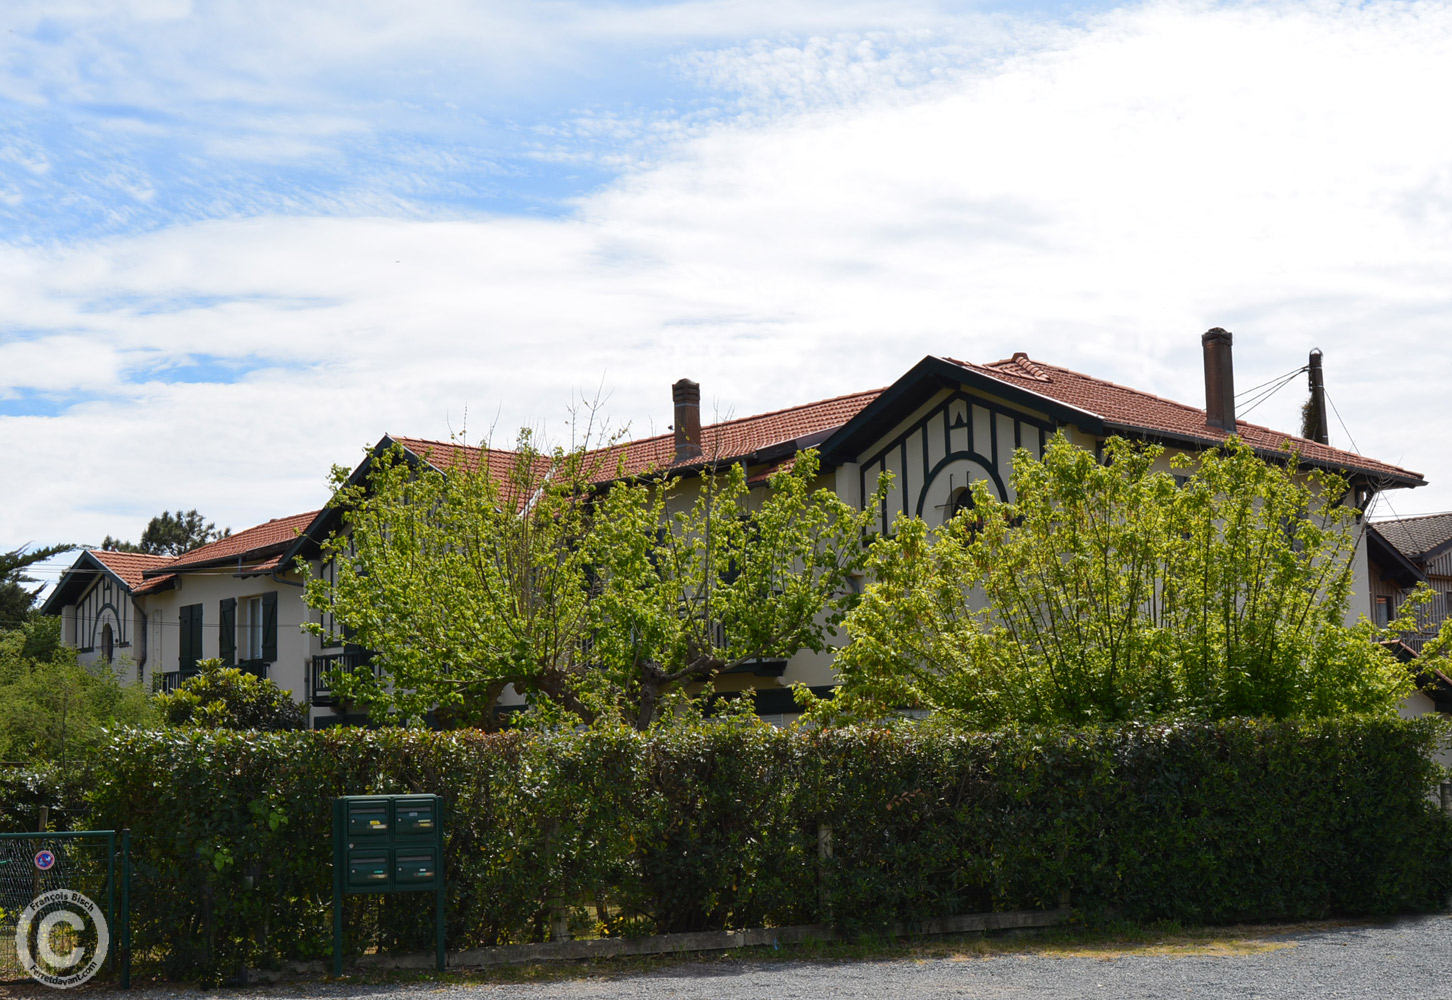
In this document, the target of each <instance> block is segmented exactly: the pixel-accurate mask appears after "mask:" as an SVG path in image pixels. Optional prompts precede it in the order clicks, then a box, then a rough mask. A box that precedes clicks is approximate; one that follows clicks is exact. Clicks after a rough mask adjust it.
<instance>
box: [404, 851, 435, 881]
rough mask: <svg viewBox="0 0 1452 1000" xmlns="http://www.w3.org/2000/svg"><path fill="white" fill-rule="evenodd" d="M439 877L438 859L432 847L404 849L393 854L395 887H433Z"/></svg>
mask: <svg viewBox="0 0 1452 1000" xmlns="http://www.w3.org/2000/svg"><path fill="white" fill-rule="evenodd" d="M438 875H439V865H438V858H437V857H436V856H435V855H434V849H433V848H432V847H402V848H399V849H398V850H397V851H394V852H393V882H394V884H395V885H432V884H433V882H434V880H435V879H437V878H438Z"/></svg>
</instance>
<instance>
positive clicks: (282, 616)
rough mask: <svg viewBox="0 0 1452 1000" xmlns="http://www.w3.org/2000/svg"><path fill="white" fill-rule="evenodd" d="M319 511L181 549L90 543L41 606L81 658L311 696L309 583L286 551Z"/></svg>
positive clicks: (145, 674)
mask: <svg viewBox="0 0 1452 1000" xmlns="http://www.w3.org/2000/svg"><path fill="white" fill-rule="evenodd" d="M316 515H317V512H316V511H308V512H307V513H304V514H296V515H293V516H292V517H282V518H276V519H274V520H271V521H268V522H266V523H265V524H259V525H257V526H256V527H252V528H248V529H247V530H246V531H240V532H237V533H236V534H233V535H229V536H227V537H226V538H222V539H219V540H218V541H215V542H212V543H210V544H207V545H203V546H201V547H199V548H196V549H193V550H192V551H190V552H186V553H184V554H182V555H180V556H153V555H141V554H138V553H132V552H108V551H105V550H100V549H90V550H87V551H85V552H82V553H81V555H80V556H79V557H78V558H77V559H76V561H75V563H74V564H72V565H71V567H70V568H69V569H68V570H66V572H65V574H64V575H63V576H62V577H61V579H60V582H59V584H58V585H57V586H56V588H55V589H54V590H53V591H52V592H51V594H50V596H49V598H48V599H47V600H46V601H45V603H44V605H42V607H41V611H42V612H43V613H45V614H53V615H59V616H60V617H61V620H62V622H63V625H62V635H63V637H64V641H65V642H66V643H67V644H69V645H73V646H75V647H76V649H77V652H78V654H79V658H80V660H81V662H83V663H91V662H95V661H97V660H102V661H105V662H108V663H113V664H116V665H117V666H118V668H120V669H122V670H123V671H124V675H123V679H124V680H128V681H133V682H149V683H151V684H153V685H155V686H157V687H160V688H162V689H163V690H170V689H171V688H174V687H175V686H176V685H177V684H178V683H179V682H180V681H181V680H182V679H183V678H185V677H188V676H190V675H192V674H195V673H196V672H197V661H198V660H201V659H209V658H213V657H216V658H220V659H221V660H222V662H223V663H224V664H227V665H231V666H237V667H241V668H242V669H244V670H247V671H250V672H252V673H254V674H257V675H258V676H259V677H269V678H271V679H272V680H273V681H275V682H276V683H277V684H278V686H279V687H281V688H283V689H285V690H289V691H292V692H293V693H294V695H295V696H297V697H298V698H299V699H304V698H305V694H306V690H307V670H308V667H309V665H310V664H311V662H312V655H313V653H314V650H313V649H312V646H313V644H315V642H316V640H314V639H313V637H312V636H310V635H308V634H306V633H304V632H302V631H301V630H300V628H299V626H300V625H301V624H302V620H303V619H302V617H301V616H302V614H303V613H305V610H306V609H305V608H304V605H303V603H302V600H301V594H302V586H303V581H302V580H301V578H300V577H299V576H298V574H297V573H296V571H295V570H293V569H292V568H291V567H285V566H284V564H283V562H282V555H283V553H284V552H285V551H286V550H287V548H288V547H289V546H290V545H292V543H293V542H294V541H295V540H296V538H297V535H298V532H299V531H300V530H301V529H302V528H305V527H306V526H307V525H308V524H309V523H310V522H311V521H312V520H313V518H314V517H315V516H316Z"/></svg>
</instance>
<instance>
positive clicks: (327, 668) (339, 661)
mask: <svg viewBox="0 0 1452 1000" xmlns="http://www.w3.org/2000/svg"><path fill="white" fill-rule="evenodd" d="M372 668H373V654H372V653H370V652H368V651H367V650H366V649H348V650H344V651H343V652H341V653H324V654H322V655H321V656H314V657H313V662H312V666H311V667H310V668H309V670H308V673H309V674H310V675H311V676H310V677H309V679H308V689H309V690H310V691H311V692H312V703H313V704H314V705H332V704H335V703H336V700H337V699H335V698H334V697H333V690H332V684H331V682H330V681H329V679H328V675H329V674H331V673H332V672H334V671H337V670H346V671H349V672H350V673H351V672H353V671H355V670H371V669H372Z"/></svg>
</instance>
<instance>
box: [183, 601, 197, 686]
mask: <svg viewBox="0 0 1452 1000" xmlns="http://www.w3.org/2000/svg"><path fill="white" fill-rule="evenodd" d="M179 617H180V625H181V628H180V629H178V631H179V632H181V642H180V646H181V656H180V657H179V658H178V659H179V663H178V669H180V670H181V672H182V675H183V676H186V677H189V676H191V675H192V674H194V673H196V672H197V661H198V660H200V659H201V658H202V606H201V605H200V604H187V605H183V607H182V608H181V611H180V613H179Z"/></svg>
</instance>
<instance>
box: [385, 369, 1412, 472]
mask: <svg viewBox="0 0 1452 1000" xmlns="http://www.w3.org/2000/svg"><path fill="white" fill-rule="evenodd" d="M943 360H944V361H946V362H948V363H949V364H953V365H957V366H958V367H960V368H963V369H965V370H968V371H973V372H977V373H979V374H981V375H985V376H987V377H989V378H992V379H995V380H997V381H1000V382H1003V383H1004V384H1006V385H1013V386H1016V387H1018V388H1020V389H1023V390H1026V391H1028V392H1032V393H1036V394H1038V395H1040V396H1044V397H1047V398H1049V399H1053V400H1056V401H1058V402H1060V403H1064V404H1067V405H1069V406H1072V407H1074V408H1076V409H1079V410H1083V411H1086V412H1087V413H1090V414H1094V415H1096V416H1098V417H1100V418H1101V419H1102V420H1103V421H1104V423H1105V424H1106V426H1107V427H1108V428H1109V429H1110V430H1111V431H1127V432H1131V433H1135V434H1140V435H1148V436H1151V437H1153V436H1164V437H1168V438H1173V439H1176V440H1183V441H1187V442H1192V443H1203V444H1207V445H1208V444H1215V443H1217V442H1220V441H1223V440H1224V439H1225V438H1226V436H1227V432H1226V431H1224V430H1222V429H1220V428H1218V427H1211V426H1210V425H1209V424H1207V423H1206V422H1205V411H1204V410H1203V409H1199V408H1197V407H1194V406H1187V405H1185V404H1184V403H1177V402H1175V401H1174V400H1171V399H1165V398H1163V397H1161V396H1156V395H1153V394H1152V393H1148V392H1141V391H1139V390H1138V389H1130V388H1127V387H1126V386H1122V385H1117V384H1115V383H1114V382H1107V381H1105V380H1103V379H1098V378H1094V377H1092V376H1089V375H1083V374H1080V373H1079V372H1076V371H1072V370H1070V369H1068V368H1060V367H1059V366H1057V365H1051V364H1048V363H1046V362H1042V361H1034V360H1033V359H1031V358H1029V356H1028V355H1027V354H1024V353H1022V352H1020V353H1018V354H1015V355H1014V356H1013V357H1012V358H1009V359H1007V360H1004V361H994V362H992V363H989V364H984V365H979V364H974V363H972V362H969V361H958V360H956V359H953V358H944V359H943ZM882 392H883V390H881V389H872V390H868V391H865V392H856V393H850V394H848V395H845V396H835V397H833V398H831V399H824V400H820V401H818V402H815V403H805V404H802V405H800V406H792V407H788V408H786V409H782V410H773V411H771V412H769V413H760V414H756V415H754V416H749V417H740V418H737V419H735V420H725V421H722V422H720V423H716V424H708V425H706V426H704V427H702V428H701V438H702V451H703V453H704V454H705V456H706V458H707V459H711V458H716V459H719V460H723V461H729V460H734V459H740V458H743V457H745V456H747V455H751V454H753V453H757V452H760V451H762V450H764V449H767V448H770V447H771V446H773V445H785V444H788V443H790V442H795V441H800V440H802V439H805V438H812V437H816V438H817V439H818V440H822V439H824V438H825V437H826V436H827V434H828V433H829V432H831V431H833V430H836V429H837V428H838V427H840V426H842V425H843V424H845V423H846V422H847V421H849V420H851V419H852V418H853V417H855V416H856V415H857V414H858V413H859V412H861V411H862V410H863V409H864V408H866V407H867V406H868V405H869V404H870V403H872V401H873V400H875V399H877V397H878V396H880V395H881V394H882ZM1236 433H1238V434H1239V435H1240V436H1241V438H1242V439H1244V440H1245V441H1246V443H1248V444H1250V445H1251V446H1252V447H1255V448H1257V449H1260V450H1262V451H1279V450H1280V449H1281V448H1282V447H1283V446H1287V445H1288V446H1289V447H1291V448H1292V449H1294V450H1295V451H1296V452H1298V453H1299V454H1300V455H1301V457H1302V459H1303V460H1305V461H1308V462H1311V463H1313V464H1316V465H1320V466H1326V467H1330V468H1335V469H1345V470H1347V471H1351V472H1358V473H1363V474H1367V475H1370V476H1373V477H1381V478H1391V479H1396V480H1400V481H1402V482H1403V483H1410V484H1413V485H1420V483H1421V480H1422V476H1421V474H1420V473H1416V472H1411V471H1409V470H1407V469H1403V468H1400V467H1399V466H1395V465H1389V464H1387V463H1385V462H1378V461H1376V460H1375V459H1371V458H1366V457H1364V456H1362V455H1357V454H1355V453H1353V452H1349V451H1343V450H1342V449H1340V448H1332V447H1330V446H1329V445H1323V444H1318V443H1317V442H1315V441H1310V440H1307V439H1306V438H1303V437H1299V436H1297V435H1294V434H1286V433H1284V432H1281V431H1275V430H1272V429H1270V428H1268V427H1263V426H1261V425H1259V424H1252V423H1247V422H1245V421H1240V422H1238V423H1237V424H1236ZM393 440H395V441H397V442H399V443H400V444H402V445H404V447H406V448H408V449H409V450H410V451H412V452H414V453H415V454H417V455H419V456H420V457H424V458H426V459H427V460H428V461H429V463H430V464H432V465H434V466H435V467H436V468H444V467H447V466H448V465H449V464H452V463H454V462H460V461H468V462H477V461H478V456H479V455H480V453H481V449H478V448H472V447H465V446H462V445H458V444H454V443H449V442H442V441H426V440H422V439H419V438H401V437H395V438H393ZM593 454H594V456H595V457H596V459H597V460H598V461H599V463H600V465H599V468H600V473H599V474H598V476H597V477H596V478H597V480H599V481H606V480H609V479H613V478H615V477H616V476H617V475H618V474H619V473H620V471H621V470H623V471H624V473H625V474H626V475H634V474H638V473H643V472H649V471H652V470H658V469H670V468H672V467H674V465H675V462H674V459H675V436H674V434H658V435H655V436H652V437H648V438H642V439H641V440H639V441H630V442H626V443H624V444H620V445H616V446H614V447H611V448H604V449H600V450H599V451H597V452H595V453H593ZM513 457H514V453H513V452H509V451H501V450H498V449H490V450H489V452H488V461H489V466H490V469H491V470H492V471H493V472H494V473H495V474H496V475H506V474H507V473H508V471H509V468H510V463H511V462H512V461H513ZM774 457H776V456H773V458H774ZM698 461H699V460H698ZM683 464H692V463H683ZM757 478H760V477H757Z"/></svg>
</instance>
